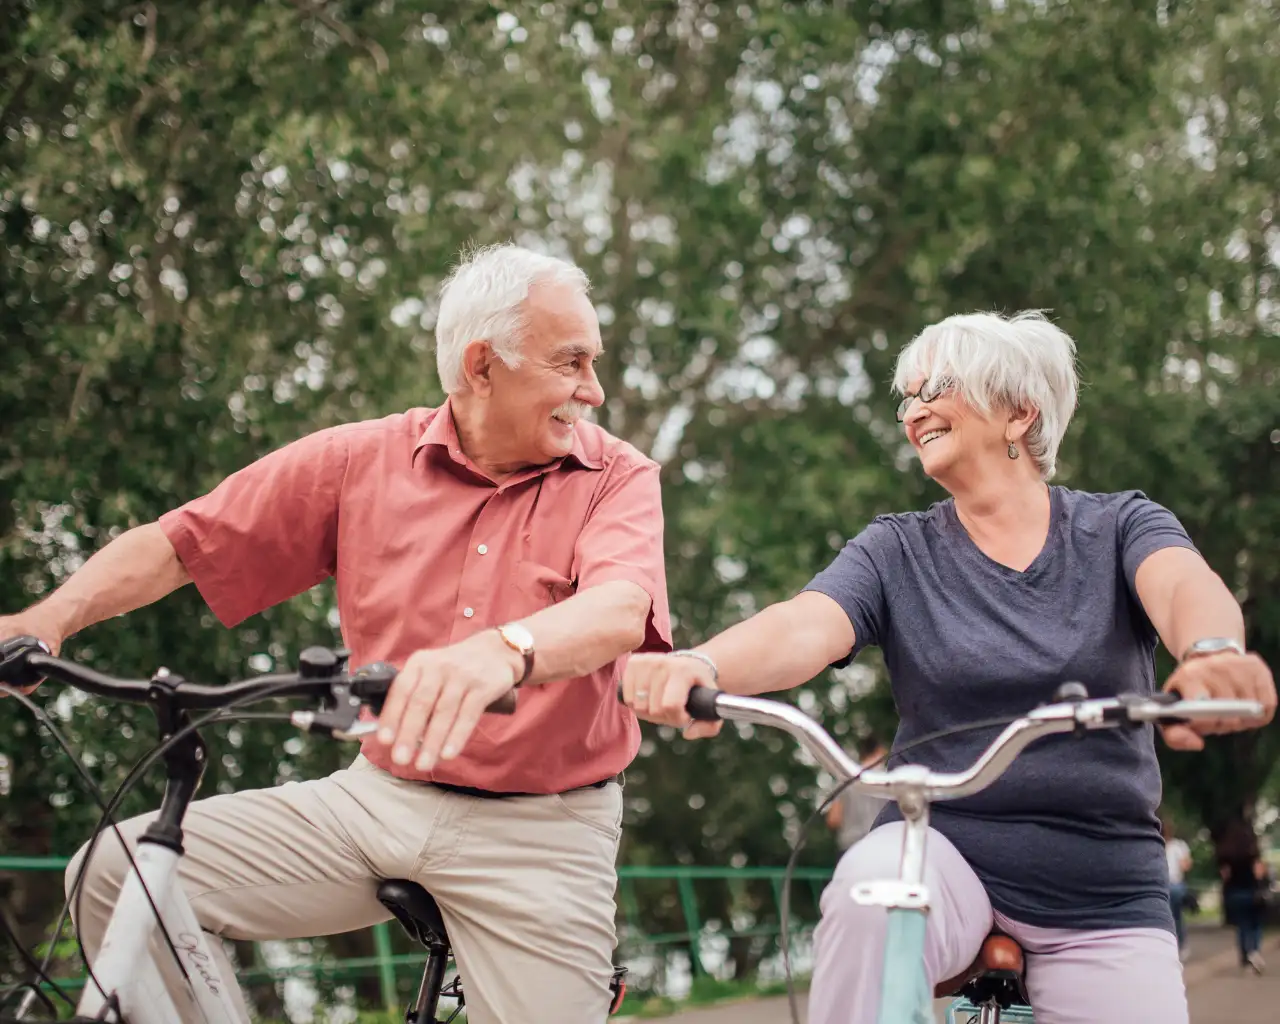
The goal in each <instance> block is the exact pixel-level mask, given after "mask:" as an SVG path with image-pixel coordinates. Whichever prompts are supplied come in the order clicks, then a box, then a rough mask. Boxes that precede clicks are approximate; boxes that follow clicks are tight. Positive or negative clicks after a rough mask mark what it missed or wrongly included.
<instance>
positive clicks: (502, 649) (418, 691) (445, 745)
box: [377, 630, 524, 772]
mask: <svg viewBox="0 0 1280 1024" xmlns="http://www.w3.org/2000/svg"><path fill="white" fill-rule="evenodd" d="M523 668H524V662H523V660H522V659H521V656H520V655H519V654H518V653H516V652H515V651H514V650H512V649H511V648H510V647H508V646H507V645H506V644H505V643H503V642H502V640H501V638H500V637H499V636H498V635H497V633H496V632H495V631H493V630H485V631H484V632H482V633H477V634H476V635H475V636H473V637H470V638H468V639H466V640H463V641H462V642H461V643H457V644H453V645H452V646H449V647H440V648H436V649H431V650H421V651H417V652H415V653H414V654H411V655H410V656H409V659H408V660H407V661H406V662H405V664H404V667H403V668H402V669H401V670H400V674H399V675H398V676H397V677H396V681H395V682H394V683H392V684H391V689H390V690H389V691H387V699H386V703H385V704H384V705H383V707H382V712H381V714H379V716H378V732H377V740H378V742H380V743H382V744H384V745H386V746H389V747H391V759H392V761H394V762H395V763H396V764H399V765H407V764H409V763H410V762H412V763H413V765H414V767H415V768H416V769H417V770H418V771H424V772H425V771H430V770H431V769H432V768H433V767H434V766H435V764H436V761H438V760H439V759H440V758H442V757H443V758H445V759H446V760H447V759H449V758H452V757H457V755H458V754H460V753H461V752H462V748H463V747H464V746H465V745H466V743H467V740H468V739H469V738H470V737H471V733H472V730H474V729H475V727H476V723H477V722H479V721H480V716H481V715H482V714H484V712H485V709H486V708H487V707H488V706H489V705H490V704H492V703H493V702H495V701H497V700H498V699H499V698H501V697H503V696H505V695H506V694H508V693H510V692H511V688H512V686H513V685H514V683H515V681H516V680H517V679H518V678H520V674H521V672H522V671H523Z"/></svg>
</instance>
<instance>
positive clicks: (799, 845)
mask: <svg viewBox="0 0 1280 1024" xmlns="http://www.w3.org/2000/svg"><path fill="white" fill-rule="evenodd" d="M1021 717H1022V716H1021V715H1006V716H1003V717H1001V718H987V719H983V720H982V721H979V722H969V723H967V724H965V725H957V726H952V727H951V728H948V729H938V730H937V731H936V732H931V733H926V734H925V735H923V736H920V737H918V738H916V739H914V740H912V741H911V742H910V743H904V744H903V745H902V746H901V747H899V748H898V749H897V750H891V751H889V752H888V753H887V754H881V755H880V756H879V757H877V758H876V759H875V760H874V761H870V762H868V763H867V764H865V765H863V766H862V770H863V771H866V770H868V769H871V768H876V767H878V766H879V765H881V764H886V763H887V762H888V761H889V760H890V759H891V758H898V757H901V756H902V755H903V754H905V753H906V752H907V751H908V750H911V749H913V748H915V747H919V746H923V745H924V744H926V743H933V742H934V741H935V740H940V739H945V738H946V737H948V736H956V735H959V734H961V733H966V732H977V731H978V730H979V729H995V728H999V727H1002V726H1006V725H1011V724H1013V723H1014V722H1016V721H1018V719H1019V718H1021ZM857 781H858V780H857V778H856V777H854V778H849V779H845V780H844V781H843V782H841V783H839V784H838V785H837V786H836V787H835V788H834V789H833V790H832V791H831V792H830V793H829V794H828V795H827V798H826V799H825V800H823V801H822V803H820V804H819V805H818V806H817V807H816V808H814V810H813V812H812V813H811V814H810V815H809V817H808V818H806V819H805V822H804V824H803V825H801V826H800V835H799V838H798V839H797V840H796V845H795V846H794V847H793V848H792V850H791V856H790V857H789V858H788V859H787V869H786V871H785V872H784V874H783V876H782V898H781V900H779V908H778V916H779V917H780V919H781V921H780V924H781V931H780V936H781V940H782V941H781V945H782V971H783V975H784V976H785V978H786V981H787V1005H788V1008H789V1009H790V1011H791V1021H792V1024H800V1011H799V1009H798V1007H797V1006H796V991H795V982H794V980H793V979H792V977H791V944H790V942H789V940H788V929H789V926H790V913H791V876H792V875H793V874H794V873H795V869H796V861H797V860H798V859H799V857H800V852H801V851H802V850H803V849H804V845H805V835H806V834H807V833H808V832H809V830H810V829H811V828H812V827H813V823H814V822H815V821H817V820H818V817H819V815H822V814H825V813H826V810H827V808H828V807H830V806H831V804H832V803H834V802H835V800H836V799H837V798H838V797H839V796H840V794H841V793H843V792H844V791H845V790H846V789H847V788H848V787H849V786H851V785H853V784H854V783H855V782H857ZM888 802H889V801H886V803H888Z"/></svg>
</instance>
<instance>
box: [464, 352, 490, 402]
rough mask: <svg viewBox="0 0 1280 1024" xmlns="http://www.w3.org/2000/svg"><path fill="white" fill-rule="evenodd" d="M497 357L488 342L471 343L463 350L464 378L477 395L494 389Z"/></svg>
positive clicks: (485, 393)
mask: <svg viewBox="0 0 1280 1024" xmlns="http://www.w3.org/2000/svg"><path fill="white" fill-rule="evenodd" d="M495 361H496V357H495V356H494V354H493V349H492V348H491V347H490V345H489V343H488V342H487V341H469V342H467V347H466V348H465V349H463V350H462V378H463V380H465V381H466V382H467V387H468V389H470V390H471V391H472V392H474V393H475V394H477V395H487V394H488V393H489V392H490V391H491V390H492V389H493V364H494V362H495Z"/></svg>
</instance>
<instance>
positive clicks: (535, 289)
mask: <svg viewBox="0 0 1280 1024" xmlns="http://www.w3.org/2000/svg"><path fill="white" fill-rule="evenodd" d="M525 314H526V320H527V321H528V330H527V331H526V333H525V337H524V342H523V345H522V347H521V351H520V355H521V361H520V365H519V366H517V367H515V368H514V369H512V368H509V367H507V366H506V365H505V364H503V363H501V362H498V363H496V365H495V366H494V367H493V375H492V385H493V390H492V393H491V394H490V397H489V401H488V408H487V410H486V413H487V416H486V418H487V419H488V420H489V422H490V425H491V426H492V428H493V433H494V435H495V436H502V437H503V438H504V440H505V444H506V445H507V446H509V450H510V454H511V455H512V456H513V457H514V458H516V459H518V460H519V461H521V462H527V463H528V464H530V465H542V464H544V463H548V462H552V461H554V460H555V459H559V458H563V457H564V456H565V455H568V454H569V452H570V451H571V450H572V448H573V438H574V433H573V425H574V424H575V423H576V422H577V420H578V419H579V417H581V416H582V415H583V413H585V412H586V410H587V409H588V408H592V409H594V408H597V407H599V406H600V405H601V403H603V402H604V392H603V391H602V390H601V388H600V381H599V380H598V379H597V378H596V371H595V361H596V359H597V358H598V357H599V355H600V352H601V348H602V346H601V342H600V323H599V320H598V319H597V318H596V311H595V307H593V306H592V305H591V301H590V300H589V299H588V298H587V297H586V296H585V295H583V294H581V293H580V292H578V291H577V290H576V289H574V288H572V287H569V286H568V285H558V284H551V283H548V282H539V283H536V284H534V285H533V286H532V287H531V288H530V289H529V297H528V298H527V299H526V300H525Z"/></svg>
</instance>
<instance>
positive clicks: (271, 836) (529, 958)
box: [0, 246, 670, 1024]
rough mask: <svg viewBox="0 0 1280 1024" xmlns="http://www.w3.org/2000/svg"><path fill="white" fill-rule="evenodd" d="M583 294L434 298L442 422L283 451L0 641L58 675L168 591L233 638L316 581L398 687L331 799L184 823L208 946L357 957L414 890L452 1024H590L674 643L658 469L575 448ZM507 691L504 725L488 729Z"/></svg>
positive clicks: (555, 273)
mask: <svg viewBox="0 0 1280 1024" xmlns="http://www.w3.org/2000/svg"><path fill="white" fill-rule="evenodd" d="M587 289H588V282H587V279H586V276H585V275H584V274H583V273H582V272H581V271H580V270H579V269H578V268H576V267H574V266H572V265H570V264H568V263H565V262H563V261H561V260H557V259H553V258H550V257H547V256H542V255H539V254H536V253H534V252H530V251H528V250H525V249H521V248H518V247H515V246H499V247H494V248H490V249H486V250H482V251H479V252H478V253H476V254H474V255H473V256H471V258H470V259H468V260H467V261H466V262H465V263H464V264H463V265H462V266H460V267H459V268H458V269H457V270H456V271H455V272H454V273H453V275H452V276H451V277H450V279H449V280H448V281H447V282H446V284H445V286H444V289H443V292H442V296H441V304H440V316H439V320H438V322H437V325H436V338H437V343H438V354H437V359H438V368H439V373H440V380H441V383H442V385H443V386H444V388H445V390H446V391H447V392H448V398H447V400H446V401H445V403H444V404H443V405H442V406H441V407H439V408H437V409H425V408H421V409H411V410H409V411H408V412H405V413H401V414H397V415H394V416H388V417H386V418H385V419H380V420H372V421H366V422H360V423H352V424H347V425H344V426H339V427H334V428H331V429H327V430H321V431H319V432H317V433H314V434H311V435H309V436H306V437H303V438H302V439H301V440H299V441H296V442H294V443H293V444H290V445H288V446H286V447H284V448H282V449H280V450H278V451H276V452H274V453H272V454H270V455H267V456H266V457H265V458H263V459H261V460H260V461H258V462H255V463H253V464H252V465H250V466H248V467H246V468H244V469H242V470H240V471H239V472H238V473H236V474H234V475H233V476H231V477H229V478H228V479H227V480H225V481H224V482H223V483H222V484H221V485H220V486H218V487H217V488H216V489H215V490H213V491H212V492H211V493H209V494H207V495H205V496H203V497H201V498H197V499H196V500H194V501H191V502H190V503H188V504H186V505H184V506H182V507H181V508H178V509H176V510H175V511H172V512H170V513H167V514H166V515H164V516H162V517H161V519H160V520H159V522H158V523H153V524H149V525H146V526H141V527H138V528H136V529H134V530H131V531H129V532H128V533H126V534H124V535H122V536H121V537H119V538H118V539H116V540H114V541H113V542H111V543H110V544H108V545H107V546H106V547H104V548H103V549H102V550H101V551H100V552H98V553H97V554H96V555H95V556H94V557H93V558H91V559H90V560H89V561H88V562H86V563H85V565H84V566H83V568H81V569H80V571H79V572H77V573H76V574H75V575H74V576H73V577H72V578H71V579H70V580H68V581H67V582H66V583H65V584H64V585H63V586H62V587H61V589H59V590H58V591H57V592H56V593H54V594H53V595H52V596H51V597H50V598H48V599H47V600H45V601H44V602H42V603H41V604H39V605H37V606H35V607H33V608H31V609H29V610H27V611H26V612H23V613H22V614H20V615H16V616H13V617H10V618H0V636H13V635H19V634H24V633H30V634H34V635H36V636H38V637H40V638H41V639H43V640H44V641H46V642H47V643H49V644H50V645H51V646H52V647H54V648H55V649H56V648H57V647H58V646H59V645H60V644H61V643H62V641H64V640H65V639H66V638H67V637H69V636H71V635H72V634H73V633H75V632H77V631H78V630H81V629H83V628H85V627H86V626H88V625H90V624H92V623H95V622H99V621H101V620H103V619H106V618H108V617H110V616H114V615H118V614H121V613H123V612H127V611H129V610H131V609H134V608H137V607H140V606H142V605H145V604H148V603H150V602H152V601H156V600H158V599H159V598H161V597H163V596H164V595H166V594H168V593H169V592H171V591H172V590H174V589H175V588H177V587H180V586H182V585H184V584H186V583H188V582H194V583H195V585H196V587H197V588H198V589H199V591H200V593H201V595H202V596H203V597H204V599H205V600H206V601H207V602H208V604H209V607H210V608H211V609H212V610H213V611H214V612H215V614H216V615H217V616H218V618H219V619H220V620H221V621H222V623H223V624H224V625H227V626H234V625H235V624H236V623H238V622H240V621H242V620H243V619H245V618H246V617H247V616H250V615H253V614H254V613H256V612H259V611H261V610H262V609H264V608H267V607H268V606H270V605H273V604H275V603H277V602H279V601H283V600H285V599H286V598H289V597H292V596H293V595H295V594H298V593H300V592H302V591H304V590H306V589H307V588H309V587H311V586H313V585H315V584H316V583H319V582H320V581H322V580H324V579H326V578H327V577H329V576H335V577H336V579H337V594H338V608H339V611H340V613H341V621H342V632H343V638H344V641H345V643H346V644H347V646H348V647H349V648H350V649H351V652H352V664H354V665H359V664H364V663H369V662H373V661H389V662H392V663H394V664H397V665H400V666H402V667H403V671H402V672H401V674H400V676H399V678H398V679H397V681H396V683H395V685H394V687H393V689H392V691H391V693H390V694H389V696H388V699H387V702H386V706H385V708H384V711H383V714H382V716H381V719H380V729H379V731H378V733H377V734H375V735H373V736H371V737H370V738H369V739H368V740H367V741H366V742H365V744H364V746H363V749H362V752H361V756H360V757H358V758H357V760H356V761H355V763H354V764H352V765H351V766H350V767H349V768H348V769H346V770H343V771H339V772H336V773H335V774H333V775H331V776H329V777H328V778H325V779H320V780H318V781H313V782H305V783H300V784H289V785H285V786H280V787H276V788H273V789H266V790H256V791H248V792H242V793H236V794H232V795H226V796H215V797H212V798H210V799H207V800H202V801H199V802H197V803H195V804H193V805H192V807H191V809H190V812H189V813H188V815H187V817H186V820H185V823H184V825H185V830H186V856H185V857H184V858H183V871H182V877H183V881H184V884H185V887H186V891H187V893H188V895H189V896H190V897H191V902H192V905H193V906H194V908H195V911H196V914H197V916H198V917H199V919H200V922H201V924H202V925H203V926H204V928H205V929H206V930H208V931H210V932H212V933H214V934H216V935H220V936H225V937H227V938H234V939H259V940H260V939H270V938H294V937H303V936H312V935H322V934H329V933H334V932H340V931H347V930H350V929H355V928H361V927H365V926H367V925H371V924H373V923H375V922H377V921H381V920H384V919H386V918H387V916H388V914H387V912H386V911H385V910H384V908H383V907H382V906H381V905H380V904H379V903H378V901H377V900H376V898H375V888H376V884H375V883H376V880H378V879H380V878H388V877H394V878H408V879H413V880H415V881H418V882H420V883H422V884H423V885H424V886H426V887H427V889H428V890H429V891H430V892H431V893H432V894H433V895H434V896H435V897H436V898H437V900H438V901H439V903H440V906H441V908H442V910H443V913H444V916H445V919H446V924H447V927H448V929H449V933H450V936H451V938H452V940H453V944H454V947H455V950H456V955H457V958H458V962H459V968H460V971H461V973H462V974H463V975H464V976H465V978H466V980H467V1004H468V1011H469V1014H470V1019H471V1021H472V1022H473V1024H515V1022H517V1021H519V1022H521V1024H535V1022H546V1024H551V1022H553V1021H554V1022H555V1024H588V1022H591V1024H599V1022H600V1021H602V1020H603V1019H604V1018H605V1016H606V1012H607V1007H608V1002H609V981H610V977H611V957H612V950H613V947H614V942H615V933H614V924H613V919H614V903H613V894H614V889H615V885H616V874H615V867H614V861H615V857H616V853H617V845H618V838H619V835H620V825H621V819H622V792H621V786H620V785H619V782H618V775H619V773H620V772H621V771H622V770H623V768H625V767H626V765H627V764H628V763H629V762H630V761H631V759H632V758H633V757H634V756H635V754H636V750H637V748H638V746H639V729H638V726H637V723H636V720H635V717H634V716H633V715H632V713H631V712H630V711H629V710H627V709H626V708H624V707H623V706H622V705H621V704H619V702H618V699H617V696H616V689H615V688H616V679H617V677H618V675H619V662H620V660H621V659H623V658H625V656H626V655H627V654H629V653H630V652H632V651H636V650H648V651H665V650H669V649H670V626H669V622H668V613H667V599H666V583H665V574H664V570H663V557H662V510H661V502H660V497H659V488H658V467H657V466H656V465H655V464H654V463H653V462H652V461H650V460H649V459H647V458H645V457H644V456H643V455H641V454H640V453H639V452H637V451H636V450H635V449H634V448H632V447H631V446H630V445H628V444H626V443H624V442H622V441H620V440H618V439H617V438H614V437H611V436H610V435H609V434H607V433H606V432H605V431H604V430H602V429H601V428H599V427H597V426H595V425H592V424H590V423H587V422H585V421H583V419H582V416H583V414H584V413H586V412H587V410H588V409H590V408H593V407H597V406H599V405H600V404H601V402H602V401H603V398H604V396H603V393H602V391H601V388H600V382H599V380H598V379H597V378H596V374H595V370H594V362H595V360H596V358H597V357H598V356H599V355H600V351H601V341H600V330H599V325H598V321H597V319H596V315H595V311H594V309H593V307H592V305H591V303H590V301H589V300H588V298H587ZM517 684H518V685H519V686H520V688H521V689H520V694H519V706H518V709H517V711H516V713H515V714H514V715H513V716H511V717H499V716H494V715H489V716H483V710H484V708H485V707H486V706H487V705H488V704H489V703H490V702H491V701H493V700H495V699H496V698H498V697H499V696H501V695H503V694H504V693H506V692H508V691H509V690H510V689H511V687H512V686H513V685H517ZM544 684H550V685H544ZM482 716H483V717H482ZM144 825H145V820H144V821H139V820H134V821H131V822H128V823H126V824H125V825H123V826H122V828H123V829H124V831H125V832H126V833H127V834H129V835H131V836H133V835H137V834H138V833H139V832H140V831H141V829H142V827H143V826H144ZM82 853H83V851H82ZM78 861H79V857H77V858H76V859H75V861H73V864H72V867H71V869H70V871H69V873H68V884H70V879H71V878H73V877H74V874H75V871H76V867H77V864H78ZM125 865H126V862H125V859H124V856H123V853H122V852H121V851H120V849H119V848H118V844H116V843H110V842H108V843H103V844H101V845H100V847H99V850H98V852H96V853H95V855H94V857H93V859H92V861H91V863H90V867H89V871H88V874H87V878H86V888H85V892H84V897H83V901H82V904H81V907H80V915H81V916H80V919H79V920H78V922H77V925H78V927H79V930H80V934H81V936H82V938H83V940H84V943H85V947H86V949H87V951H88V953H89V956H90V958H91V959H92V957H93V956H94V955H95V953H96V951H97V949H98V946H99V944H100V942H101V940H102V936H103V933H104V931H105V927H106V923H107V921H108V919H109V917H110V912H111V907H112V903H113V899H114V896H115V894H116V892H117V889H118V886H119V881H120V879H121V878H122V877H123V873H124V870H125ZM215 945H216V944H215ZM219 955H221V952H220V950H219ZM220 966H221V967H222V968H223V970H224V973H225V975H226V976H227V977H228V978H230V977H231V976H232V974H231V970H230V967H229V965H228V964H226V963H225V962H224V963H222V964H221V965H220ZM245 1019H246V1020H247V1019H248V1014H247V1011H246V1012H245Z"/></svg>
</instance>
